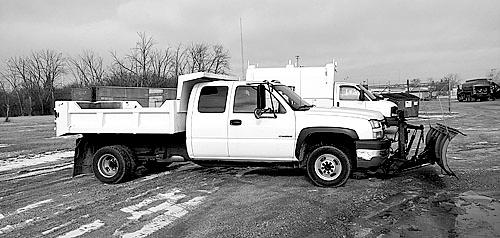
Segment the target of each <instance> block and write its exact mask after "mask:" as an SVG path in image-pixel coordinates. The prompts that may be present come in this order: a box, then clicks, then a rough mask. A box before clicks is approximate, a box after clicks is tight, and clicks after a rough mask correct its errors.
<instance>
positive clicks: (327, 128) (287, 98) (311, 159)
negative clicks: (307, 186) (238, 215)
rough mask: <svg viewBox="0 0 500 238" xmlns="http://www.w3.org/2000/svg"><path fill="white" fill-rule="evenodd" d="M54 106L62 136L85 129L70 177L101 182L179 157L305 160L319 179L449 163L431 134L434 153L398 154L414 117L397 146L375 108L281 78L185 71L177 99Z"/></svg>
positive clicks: (213, 161)
mask: <svg viewBox="0 0 500 238" xmlns="http://www.w3.org/2000/svg"><path fill="white" fill-rule="evenodd" d="M55 110H56V134H57V135H58V136H61V135H69V134H82V135H83V136H82V137H81V138H79V139H77V141H76V149H75V163H74V175H76V174H80V173H89V172H93V173H94V174H95V176H96V177H97V178H98V179H99V180H100V181H102V182H105V183H118V182H121V181H125V180H127V179H130V178H131V177H133V175H134V171H135V169H136V167H137V166H139V165H144V166H145V167H146V168H148V169H155V168H157V167H158V166H168V165H169V164H170V163H172V162H175V161H179V160H187V161H192V162H194V163H197V164H200V165H204V166H213V165H218V166H221V165H225V166H238V165H244V166H248V165H258V166H269V165H282V166H293V167H303V168H305V169H306V170H307V174H308V177H309V178H310V179H311V181H312V182H313V183H314V184H316V185H318V186H333V187H335V186H341V185H343V184H345V183H346V181H347V180H348V178H349V176H350V174H351V172H352V170H358V169H360V170H370V171H376V170H380V171H382V172H384V173H392V172H395V171H396V172H397V171H402V170H404V169H409V168H410V167H415V166H421V165H423V164H426V163H435V162H437V163H438V164H445V165H446V166H445V167H443V168H445V171H448V170H446V169H447V164H446V157H445V156H444V157H443V156H442V153H443V151H444V155H445V154H446V146H447V143H446V144H445V143H444V142H445V141H448V140H440V141H436V140H433V139H432V138H434V137H428V138H431V139H429V140H428V141H429V143H426V145H427V144H428V145H429V146H432V148H436V153H437V150H438V149H439V154H436V155H433V156H428V153H429V151H430V152H432V153H431V154H433V153H434V151H435V150H434V149H427V146H426V149H427V150H426V151H425V154H423V155H422V156H421V157H418V158H417V157H415V159H412V160H410V159H408V161H409V163H401V159H397V158H405V160H406V157H407V156H406V155H407V154H408V152H407V151H406V149H405V148H406V147H404V146H407V145H406V143H407V141H408V140H407V139H406V136H407V135H408V132H407V131H406V130H407V128H408V127H410V125H407V124H406V123H405V122H404V118H400V120H399V121H400V124H399V126H400V128H401V131H404V132H401V134H400V137H399V138H400V141H404V142H403V143H401V142H400V143H399V144H400V145H399V146H400V149H399V150H396V153H391V152H390V146H391V140H389V139H387V138H385V136H384V131H383V129H382V120H383V119H384V118H383V116H382V114H380V113H379V112H375V111H371V110H363V109H351V108H315V107H313V106H312V105H310V104H308V103H307V102H305V101H304V100H303V99H301V98H300V97H299V96H298V95H297V94H295V93H294V92H293V91H292V90H291V89H290V88H289V87H287V86H285V85H281V84H275V83H269V82H247V81H238V80H237V79H234V78H231V77H228V76H224V75H215V74H208V73H195V74H189V75H183V76H181V77H179V83H178V88H177V99H175V100H166V101H165V102H164V103H163V105H162V106H161V107H159V108H143V107H141V105H140V104H139V103H137V102H136V101H101V102H92V101H58V102H56V107H55ZM419 128H423V127H422V126H421V127H419ZM434 131H435V132H436V133H435V136H439V138H441V137H440V136H443V138H444V136H447V138H448V137H449V136H448V133H447V132H446V131H442V130H434ZM422 132H423V129H422ZM436 138H437V137H436ZM451 138H453V137H451ZM441 139H442V138H441ZM449 140H451V139H449ZM411 141H413V139H412V140H411ZM419 142H423V141H422V140H419ZM448 143H449V142H448ZM410 144H411V143H410ZM401 146H403V147H401ZM417 148H418V147H417ZM429 148H431V147H429ZM417 150H418V149H417ZM398 151H399V152H398ZM429 155H430V154H429ZM419 156H420V155H419Z"/></svg>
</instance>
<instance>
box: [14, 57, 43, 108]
mask: <svg viewBox="0 0 500 238" xmlns="http://www.w3.org/2000/svg"><path fill="white" fill-rule="evenodd" d="M7 69H8V74H9V77H8V78H10V79H11V82H13V83H14V84H15V85H16V87H17V89H18V90H19V91H18V92H21V90H20V89H21V88H22V89H24V91H26V96H27V97H28V100H27V101H28V107H27V110H28V111H27V115H29V116H31V115H33V96H32V95H33V94H35V91H36V90H35V88H36V85H35V84H34V82H33V80H32V79H31V76H30V64H29V58H28V57H12V58H10V59H9V60H8V61H7ZM21 98H22V95H21V93H19V94H18V100H19V104H20V105H21V108H23V107H22V99H21ZM21 111H22V113H21V114H22V115H24V110H23V109H21Z"/></svg>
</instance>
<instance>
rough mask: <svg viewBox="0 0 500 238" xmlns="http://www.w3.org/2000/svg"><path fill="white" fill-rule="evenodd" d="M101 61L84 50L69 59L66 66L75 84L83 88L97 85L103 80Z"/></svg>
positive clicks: (93, 54) (98, 57)
mask: <svg viewBox="0 0 500 238" xmlns="http://www.w3.org/2000/svg"><path fill="white" fill-rule="evenodd" d="M102 62H103V59H102V57H100V56H99V55H97V54H96V53H94V52H93V51H91V50H84V51H83V53H82V54H78V55H77V56H76V58H71V57H70V58H69V59H68V64H69V69H70V72H71V74H72V75H73V77H74V79H75V82H76V83H77V84H78V85H80V86H84V87H88V86H94V85H99V84H102V83H103V80H104V72H105V71H104V69H103V64H102Z"/></svg>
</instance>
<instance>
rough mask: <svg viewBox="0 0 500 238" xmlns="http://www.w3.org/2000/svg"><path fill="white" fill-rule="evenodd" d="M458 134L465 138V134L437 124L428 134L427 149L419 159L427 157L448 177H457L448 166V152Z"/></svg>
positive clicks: (426, 139)
mask: <svg viewBox="0 0 500 238" xmlns="http://www.w3.org/2000/svg"><path fill="white" fill-rule="evenodd" d="M458 134H461V135H464V136H465V134H464V133H462V132H460V131H459V130H457V129H454V128H451V127H449V126H445V125H442V124H439V123H437V124H436V126H435V127H431V128H430V129H429V131H428V132H427V136H426V138H425V149H424V151H423V152H422V154H421V155H420V156H419V157H421V156H422V157H423V156H425V157H427V159H428V160H429V161H430V162H431V164H434V163H436V164H438V165H439V167H441V169H443V171H444V173H445V174H446V175H450V176H454V177H456V175H455V173H453V171H452V170H451V169H450V167H449V165H448V157H447V156H446V152H447V151H448V145H449V144H450V142H451V140H452V139H453V138H454V137H455V136H456V135H458Z"/></svg>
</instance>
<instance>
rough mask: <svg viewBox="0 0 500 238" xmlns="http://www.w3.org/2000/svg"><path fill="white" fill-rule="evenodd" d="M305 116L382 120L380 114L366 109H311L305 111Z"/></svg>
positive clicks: (382, 117) (382, 116)
mask: <svg viewBox="0 0 500 238" xmlns="http://www.w3.org/2000/svg"><path fill="white" fill-rule="evenodd" d="M306 115H325V116H339V117H351V118H352V117H355V118H360V119H366V120H372V119H376V120H384V115H382V113H380V112H377V111H372V110H367V109H358V108H342V107H335V108H317V107H313V108H311V109H309V110H308V111H306Z"/></svg>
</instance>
